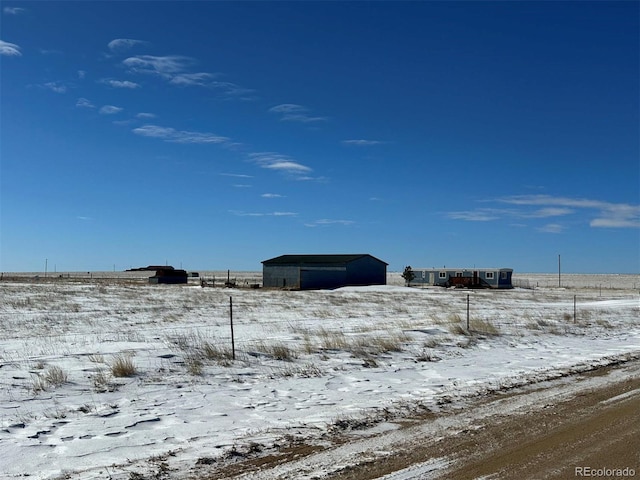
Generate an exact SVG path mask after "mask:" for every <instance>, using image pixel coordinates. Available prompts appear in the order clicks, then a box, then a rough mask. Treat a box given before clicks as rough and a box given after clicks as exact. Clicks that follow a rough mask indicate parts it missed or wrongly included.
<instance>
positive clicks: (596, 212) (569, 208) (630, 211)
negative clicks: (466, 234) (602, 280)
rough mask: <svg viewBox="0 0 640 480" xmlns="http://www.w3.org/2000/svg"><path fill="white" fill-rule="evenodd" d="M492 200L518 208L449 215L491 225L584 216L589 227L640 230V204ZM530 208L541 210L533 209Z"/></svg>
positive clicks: (555, 229) (553, 228) (550, 227)
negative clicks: (512, 220)
mask: <svg viewBox="0 0 640 480" xmlns="http://www.w3.org/2000/svg"><path fill="white" fill-rule="evenodd" d="M489 201H493V202H496V203H503V204H508V205H513V206H514V207H516V208H509V209H500V208H477V209H474V210H467V211H457V212H447V214H446V215H447V216H448V217H449V218H451V219H454V220H466V221H475V222H488V221H495V220H501V219H504V218H517V219H543V218H559V217H569V216H572V215H577V214H580V213H582V214H585V215H587V216H588V218H589V220H588V223H589V226H591V227H593V228H640V205H630V204H626V203H612V202H604V201H601V200H592V199H586V198H571V197H562V196H557V197H556V196H551V195H514V196H509V197H502V198H498V199H493V200H489ZM529 207H539V208H534V209H533V210H532V209H530V208H529ZM565 228H566V227H565V226H563V225H561V224H559V223H550V224H547V225H545V226H543V227H540V228H538V230H539V231H543V232H548V233H560V232H562V231H563V230H564V229H565Z"/></svg>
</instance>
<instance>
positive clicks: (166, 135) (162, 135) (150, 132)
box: [133, 125, 229, 144]
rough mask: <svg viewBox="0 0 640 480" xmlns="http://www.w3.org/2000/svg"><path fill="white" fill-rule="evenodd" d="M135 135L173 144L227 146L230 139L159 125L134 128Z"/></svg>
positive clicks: (213, 134)
mask: <svg viewBox="0 0 640 480" xmlns="http://www.w3.org/2000/svg"><path fill="white" fill-rule="evenodd" d="M133 133H135V134H136V135H140V136H142V137H150V138H159V139H161V140H164V141H165V142H171V143H184V144H189V143H193V144H225V143H227V142H229V138H227V137H223V136H220V135H217V134H215V133H210V132H191V131H188V130H176V129H175V128H171V127H160V126H158V125H144V126H142V127H138V128H134V129H133Z"/></svg>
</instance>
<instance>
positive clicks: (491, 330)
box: [469, 319, 500, 335]
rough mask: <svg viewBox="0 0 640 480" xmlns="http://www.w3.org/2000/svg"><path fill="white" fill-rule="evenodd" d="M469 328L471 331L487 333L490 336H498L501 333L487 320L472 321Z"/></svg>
mask: <svg viewBox="0 0 640 480" xmlns="http://www.w3.org/2000/svg"><path fill="white" fill-rule="evenodd" d="M469 327H470V328H471V330H475V331H476V332H481V333H486V334H489V335H498V334H499V333H500V331H499V330H498V328H496V326H495V325H493V324H492V323H490V322H488V321H486V320H480V319H472V320H471V321H470V322H469Z"/></svg>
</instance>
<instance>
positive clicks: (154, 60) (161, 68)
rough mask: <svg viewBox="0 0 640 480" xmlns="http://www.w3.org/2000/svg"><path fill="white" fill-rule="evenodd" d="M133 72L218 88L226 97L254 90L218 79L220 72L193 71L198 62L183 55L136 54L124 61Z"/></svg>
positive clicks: (244, 95)
mask: <svg viewBox="0 0 640 480" xmlns="http://www.w3.org/2000/svg"><path fill="white" fill-rule="evenodd" d="M122 63H123V65H124V66H125V67H126V68H127V69H128V71H129V72H130V73H133V74H146V75H155V76H159V77H161V78H163V79H164V80H166V81H167V82H169V84H171V85H175V86H180V87H193V86H197V87H204V88H210V89H213V90H218V91H219V92H221V93H222V95H223V96H224V97H226V98H232V97H234V98H244V99H246V98H248V95H249V94H251V93H254V90H252V89H249V88H244V87H241V86H240V85H237V84H235V83H231V82H223V81H219V80H216V79H217V78H218V77H220V75H221V74H219V73H209V72H192V71H190V69H191V68H192V67H193V66H195V65H196V64H197V63H198V62H197V61H196V60H195V59H194V58H191V57H186V56H182V55H165V56H154V55H136V56H133V57H129V58H126V59H125V60H123V61H122Z"/></svg>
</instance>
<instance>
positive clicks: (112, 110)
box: [99, 105, 124, 115]
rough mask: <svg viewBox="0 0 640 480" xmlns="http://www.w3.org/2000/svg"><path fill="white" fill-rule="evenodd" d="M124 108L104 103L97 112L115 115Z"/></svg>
mask: <svg viewBox="0 0 640 480" xmlns="http://www.w3.org/2000/svg"><path fill="white" fill-rule="evenodd" d="M122 110H124V109H123V108H122V107H116V106H115V105H104V106H102V107H100V110H99V113H100V114H101V115H115V114H116V113H120V112H121V111H122Z"/></svg>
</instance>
